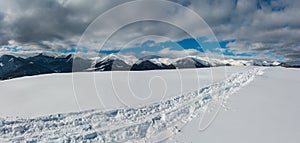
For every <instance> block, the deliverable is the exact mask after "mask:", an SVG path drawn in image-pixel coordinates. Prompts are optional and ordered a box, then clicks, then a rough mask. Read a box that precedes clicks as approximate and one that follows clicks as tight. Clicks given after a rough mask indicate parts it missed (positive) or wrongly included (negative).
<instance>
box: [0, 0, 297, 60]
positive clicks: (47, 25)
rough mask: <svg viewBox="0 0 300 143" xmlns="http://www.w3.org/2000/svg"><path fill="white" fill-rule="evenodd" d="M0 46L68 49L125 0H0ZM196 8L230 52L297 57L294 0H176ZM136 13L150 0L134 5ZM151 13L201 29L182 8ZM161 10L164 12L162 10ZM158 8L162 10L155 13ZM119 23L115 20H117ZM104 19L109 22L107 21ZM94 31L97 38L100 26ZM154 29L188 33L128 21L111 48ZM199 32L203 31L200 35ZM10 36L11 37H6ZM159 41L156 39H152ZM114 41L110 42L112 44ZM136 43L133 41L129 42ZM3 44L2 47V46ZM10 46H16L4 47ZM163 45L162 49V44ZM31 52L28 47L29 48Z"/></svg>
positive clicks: (172, 34) (124, 12) (170, 35)
mask: <svg viewBox="0 0 300 143" xmlns="http://www.w3.org/2000/svg"><path fill="white" fill-rule="evenodd" d="M0 2H1V5H0V45H2V48H1V51H2V53H5V52H7V51H8V50H7V49H8V48H7V46H10V47H18V51H20V50H23V51H26V52H28V51H33V50H36V51H59V50H70V49H71V48H72V46H74V45H76V43H77V42H78V41H79V39H80V36H81V35H82V34H83V32H84V31H85V30H86V28H87V27H88V26H89V24H90V23H91V22H92V21H94V20H95V18H97V17H98V16H99V15H101V14H103V13H104V12H106V11H107V10H109V9H111V8H112V7H114V6H117V5H120V4H124V3H125V2H127V1H126V0H119V1H111V0H89V1H82V0H43V1H41V0H30V1H20V0H10V1H6V0H0ZM174 2H176V3H178V4H180V5H183V6H185V7H187V8H190V9H192V10H193V11H195V12H196V13H197V14H198V15H199V16H201V17H202V18H203V19H204V20H205V22H206V23H207V24H208V25H209V26H210V27H211V29H212V30H213V32H214V33H215V35H216V36H217V38H218V39H219V40H231V39H234V41H233V42H231V43H229V44H228V45H227V47H228V49H227V50H230V51H232V52H234V53H247V52H264V53H272V54H274V55H277V56H281V57H284V60H286V61H300V15H299V13H300V10H299V6H300V1H299V0H251V1H249V0H175V1H174ZM139 8H140V9H139V11H140V15H141V16H143V10H147V8H148V9H149V4H145V5H144V7H139ZM151 9H152V12H153V15H156V16H159V17H160V18H162V19H167V20H172V21H176V23H182V24H183V25H184V26H186V27H189V28H191V29H193V28H194V30H195V31H196V33H197V32H198V33H201V32H204V33H205V30H207V29H206V28H205V29H201V28H199V27H201V26H199V24H197V22H195V18H194V17H191V16H190V15H191V14H189V13H188V12H187V11H182V10H180V9H178V8H174V7H169V6H167V5H166V6H165V7H164V9H163V10H162V9H161V6H160V7H159V6H155V4H153V6H152V7H151ZM121 10H122V11H121V12H120V13H116V14H114V15H112V17H111V18H112V19H113V20H114V21H115V22H112V21H108V22H107V23H104V25H103V27H108V28H109V27H110V26H112V24H113V23H118V22H119V21H120V20H121V19H122V18H126V16H130V15H137V14H136V13H135V14H130V12H134V11H130V10H128V9H126V8H124V9H121ZM162 11H163V12H162ZM158 13H161V14H158ZM119 23H120V22H119ZM105 24H107V25H108V26H106V25H105ZM93 31H96V33H95V36H96V37H97V38H98V39H102V40H103V38H104V37H101V35H103V33H104V35H105V32H106V31H109V29H105V30H103V31H99V30H98V31H97V30H95V29H93ZM151 34H152V35H153V34H157V35H159V36H165V37H168V38H167V39H170V40H180V39H183V38H185V37H187V34H186V33H184V32H183V31H182V30H180V28H172V26H168V25H166V24H165V23H159V22H158V23H156V24H155V23H153V21H149V22H140V23H135V24H132V25H131V26H130V25H129V26H127V28H126V29H125V28H124V30H120V31H118V32H117V34H116V36H113V37H111V39H110V42H111V44H107V45H108V46H109V45H110V48H112V47H113V48H116V47H118V45H119V46H120V45H123V44H126V43H128V42H130V41H132V40H134V39H135V38H138V37H140V36H143V35H151ZM199 36H203V35H199ZM9 41H10V42H9ZM157 42H161V41H157ZM114 44H115V45H114ZM133 44H136V43H133ZM4 47H6V48H4ZM9 50H10V51H15V50H12V49H9ZM166 50H167V49H166ZM29 53H30V52H29Z"/></svg>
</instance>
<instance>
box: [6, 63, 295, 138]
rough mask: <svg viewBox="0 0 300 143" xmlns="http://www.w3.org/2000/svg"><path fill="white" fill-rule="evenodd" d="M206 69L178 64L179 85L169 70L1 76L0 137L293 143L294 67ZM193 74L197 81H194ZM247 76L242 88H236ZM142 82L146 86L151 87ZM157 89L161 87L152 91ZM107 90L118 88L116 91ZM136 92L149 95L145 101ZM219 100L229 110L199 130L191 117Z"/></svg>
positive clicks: (211, 109)
mask: <svg viewBox="0 0 300 143" xmlns="http://www.w3.org/2000/svg"><path fill="white" fill-rule="evenodd" d="M212 70H213V72H214V73H215V74H214V76H213V77H214V79H213V82H211V81H212V79H211V77H210V76H208V75H209V74H210V73H211V72H212V71H211V70H210V69H197V70H195V69H185V70H179V72H180V73H181V75H183V76H182V78H181V79H182V82H183V83H184V85H186V86H183V87H182V88H180V84H179V83H177V82H178V81H177V80H175V79H177V76H178V75H177V74H178V73H177V72H178V71H175V70H166V71H147V72H125V71H124V72H104V73H75V74H74V75H73V80H72V75H71V74H52V75H42V76H36V77H26V78H20V79H13V80H8V81H2V82H1V84H0V90H1V91H2V93H3V94H1V95H0V98H1V99H2V100H1V101H0V113H1V116H2V118H1V120H0V121H1V122H0V128H1V133H0V138H1V139H0V141H24V140H28V141H44V142H49V141H54V142H57V141H62V140H65V141H82V140H92V141H97V142H101V141H106V142H116V141H121V142H124V141H136V142H140V141H155V140H156V141H157V140H161V139H163V140H164V139H166V138H167V140H164V141H165V142H174V141H175V140H177V141H181V142H190V141H192V142H197V141H199V140H202V141H206V142H220V141H221V140H222V141H224V142H230V141H234V142H235V141H237V142H240V141H244V142H253V141H258V140H256V139H258V138H259V139H260V140H262V141H263V142H269V141H272V142H281V141H284V140H283V139H286V137H288V140H289V142H297V141H299V138H298V136H297V135H296V134H297V132H298V131H299V130H300V128H299V127H298V126H293V125H297V121H298V120H299V114H297V113H299V109H300V108H299V104H298V102H297V101H298V100H297V99H299V97H298V94H297V87H298V86H299V83H300V82H299V80H300V77H299V74H298V73H299V70H297V69H286V68H267V69H262V68H258V67H228V68H226V69H224V67H217V68H212ZM225 71H226V72H225ZM262 71H263V72H265V73H264V74H263V75H262V73H263V72H262ZM128 73H130V74H132V75H131V76H130V78H129V79H130V80H129V81H128V78H119V77H124V76H125V75H128ZM196 73H198V75H199V77H198V78H199V79H200V81H201V82H200V84H195V83H197V80H195V77H197V76H195V75H196ZM199 73H200V74H199ZM224 73H226V74H227V76H226V75H224ZM286 74H288V75H290V76H285V75H286ZM229 75H230V76H229ZM258 75H260V76H258ZM256 76H258V77H256ZM111 77H113V78H111ZM141 77H143V78H144V80H145V83H143V81H141V80H140V79H141ZM153 77H161V78H154V79H153ZM254 77H256V78H255V80H254V81H253V82H251V83H250V85H249V86H246V87H244V88H242V89H241V90H239V89H240V88H241V87H242V86H244V85H245V84H248V83H249V82H250V81H252V80H253V79H254ZM77 79H80V80H78V81H77ZM151 79H152V80H151ZM162 79H164V80H165V82H163V80H162ZM111 80H112V82H110V81H111ZM132 80H134V81H136V82H131V81H132ZM72 81H73V82H74V84H75V88H76V89H75V93H77V96H76V97H77V98H75V96H74V93H73V86H72ZM79 81H80V82H79ZM114 81H118V83H115V84H114ZM138 81H140V82H138ZM123 82H124V84H123ZM125 82H126V83H125ZM128 82H129V84H130V85H131V86H130V87H131V88H132V89H131V91H133V92H134V93H136V94H137V95H136V96H139V97H140V98H134V97H132V93H131V92H129V91H128V92H123V91H122V89H123V88H128V86H124V85H127V84H128ZM164 83H166V84H164ZM144 84H145V85H147V84H149V88H150V89H151V90H150V91H149V89H148V90H147V88H148V86H145V85H144ZM49 85H52V86H49ZM164 85H168V88H166V87H165V86H164ZM77 88H78V89H77ZM95 88H97V91H98V94H97V92H95ZM164 89H166V92H163V93H161V92H159V91H163V90H164ZM114 90H117V91H119V90H121V91H122V92H120V93H122V94H120V95H118V92H116V91H114ZM237 90H239V91H238V92H237V93H235V94H233V96H231V95H232V93H233V92H236V91H237ZM148 91H149V92H148ZM138 93H144V94H149V95H150V97H151V98H150V99H151V100H147V99H148V98H143V97H147V96H145V95H139V94H138ZM151 93H154V94H151ZM286 93H288V94H286ZM97 95H99V96H100V99H101V100H102V103H100V102H99V100H98V97H97ZM161 95H164V96H161ZM155 96H156V97H155ZM130 97H131V98H130ZM162 97H163V98H162ZM220 97H222V98H220ZM223 97H225V100H223V99H224V98H223ZM229 97H230V98H229ZM126 99H127V100H126ZM137 99H142V100H137ZM161 99H163V100H161ZM141 101H142V102H141ZM225 101H230V102H229V103H226V102H225ZM124 102H125V103H127V104H123V103H124ZM221 102H222V103H223V105H224V109H228V110H229V111H227V112H224V110H223V109H222V110H221V113H220V115H219V116H217V118H216V120H215V121H214V122H212V124H211V126H209V127H208V128H207V129H206V130H202V131H200V132H199V128H198V126H199V119H200V118H202V119H204V121H203V123H204V125H203V126H205V124H206V123H205V119H208V121H209V120H211V119H212V118H210V117H209V116H203V113H204V111H209V112H207V113H208V115H209V114H212V115H215V113H218V112H216V111H217V110H216V109H218V106H215V105H218V103H221ZM76 103H79V104H78V105H77V104H76ZM141 103H144V104H141ZM211 103H214V104H211ZM128 105H130V106H129V107H128ZM78 108H80V109H78ZM91 109H92V110H91ZM206 109H207V110H206ZM70 112H71V113H70ZM57 113H60V114H57ZM281 115H282V116H281ZM7 116H9V117H8V118H6V117H7ZM16 116H19V117H18V118H16ZM25 117H29V119H28V118H25ZM281 121H284V123H283V122H281ZM274 128H276V130H275V129H274ZM261 131H263V132H261ZM281 131H282V132H284V133H281ZM273 135H276V136H273ZM216 136H218V137H219V138H216ZM253 136H254V137H253ZM271 136H272V137H273V138H270V137H271ZM162 137H163V138H162ZM252 137H253V138H252ZM244 138H248V140H246V141H245V140H244ZM258 142H260V141H258Z"/></svg>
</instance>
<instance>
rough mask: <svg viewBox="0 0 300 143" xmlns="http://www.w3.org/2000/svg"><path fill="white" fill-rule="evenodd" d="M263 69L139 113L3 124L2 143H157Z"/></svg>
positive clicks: (87, 114)
mask: <svg viewBox="0 0 300 143" xmlns="http://www.w3.org/2000/svg"><path fill="white" fill-rule="evenodd" d="M263 70H264V68H253V69H250V70H248V71H245V72H241V73H236V74H233V75H231V76H230V77H228V78H227V79H225V80H223V81H220V82H217V83H214V84H212V85H208V86H206V87H204V88H201V89H199V90H197V91H194V92H189V93H186V94H184V95H180V96H177V97H173V98H170V99H167V100H164V101H162V102H159V103H154V104H151V105H147V106H143V107H140V108H123V109H116V110H110V111H101V110H89V111H84V112H78V113H66V114H56V115H49V116H44V117H38V118H33V119H18V118H17V119H10V118H5V119H3V118H2V119H1V118H0V141H1V142H19V141H29V142H30V141H31V142H39V141H42V142H79V141H96V142H127V141H130V142H150V141H151V142H156V141H161V140H164V139H166V138H168V137H169V136H171V135H174V134H176V133H177V132H178V131H180V127H182V126H183V125H184V124H186V123H187V122H189V121H191V120H192V119H194V118H195V117H197V116H199V115H200V114H201V113H203V109H204V108H203V107H206V106H207V105H208V103H210V102H211V101H213V100H220V99H223V98H224V97H225V96H228V95H230V94H232V93H234V92H235V91H237V90H238V89H240V88H241V87H242V86H245V85H246V84H247V83H249V82H250V81H252V80H253V79H254V77H255V76H256V75H260V74H262V73H263V72H262V71H263Z"/></svg>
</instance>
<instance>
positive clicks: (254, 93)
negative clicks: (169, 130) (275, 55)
mask: <svg viewBox="0 0 300 143" xmlns="http://www.w3.org/2000/svg"><path fill="white" fill-rule="evenodd" d="M299 72H300V69H286V68H282V67H273V68H268V69H266V70H264V74H263V75H262V76H258V77H256V79H255V80H254V81H253V82H251V83H250V84H249V85H247V86H246V87H244V88H242V89H241V90H239V91H238V92H237V93H235V94H233V95H232V96H231V97H230V98H229V100H228V102H227V104H226V107H227V108H228V109H227V108H224V109H223V110H221V112H220V113H219V115H218V116H217V117H216V120H215V121H214V122H213V123H212V124H211V126H209V128H208V129H206V130H204V131H199V130H198V125H199V118H198V119H195V120H193V121H191V122H190V123H188V124H187V125H186V126H185V127H184V128H183V129H182V132H181V133H182V134H181V135H177V136H176V137H174V138H172V139H170V140H169V142H174V141H175V140H176V141H179V142H199V141H202V142H209V143H219V142H225V143H227V142H243V143H253V142H262V143H266V142H272V143H282V142H289V143H298V142H299V141H300V137H299V133H300V126H299V120H300V114H299V113H300V104H299V100H300V96H299V87H300V74H299ZM225 109H226V110H225Z"/></svg>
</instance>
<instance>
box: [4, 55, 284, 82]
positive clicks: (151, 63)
mask: <svg viewBox="0 0 300 143" xmlns="http://www.w3.org/2000/svg"><path fill="white" fill-rule="evenodd" d="M248 65H255V66H285V67H288V65H286V64H282V63H279V62H273V61H253V60H233V59H227V60H223V59H222V60H221V59H207V58H203V57H197V56H187V57H182V58H175V59H170V58H162V57H159V56H145V57H142V58H136V57H134V56H125V55H115V54H110V55H106V56H103V57H97V58H93V59H86V58H82V57H78V56H75V55H73V54H69V55H61V56H50V55H46V54H38V55H36V56H33V57H28V58H22V57H16V56H13V55H2V56H1V57H0V80H6V79H12V78H17V77H23V76H32V75H39V74H49V73H69V72H88V71H144V70H164V69H183V68H207V67H215V66H248Z"/></svg>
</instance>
